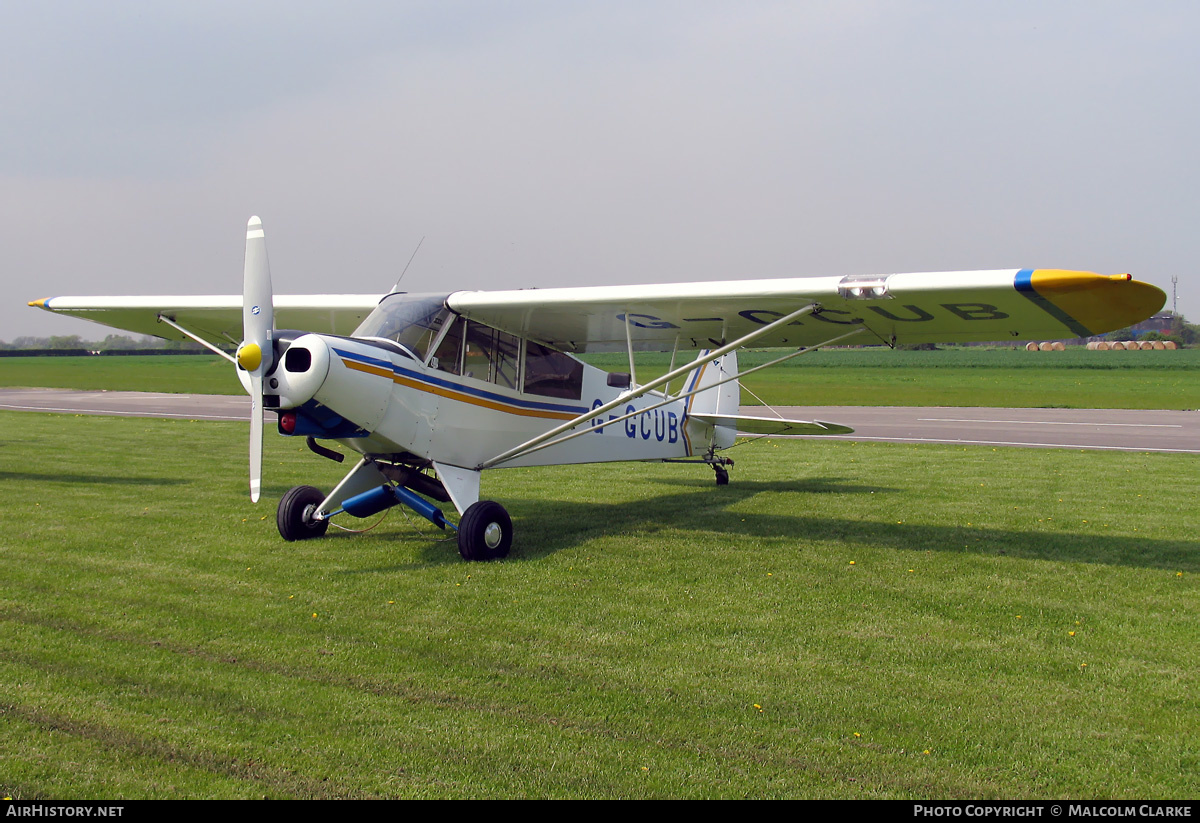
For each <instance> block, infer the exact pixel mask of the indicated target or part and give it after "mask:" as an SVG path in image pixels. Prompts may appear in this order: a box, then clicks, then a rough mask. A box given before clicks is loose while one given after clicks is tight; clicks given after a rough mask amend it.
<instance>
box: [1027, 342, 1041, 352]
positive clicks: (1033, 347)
mask: <svg viewBox="0 0 1200 823" xmlns="http://www.w3.org/2000/svg"><path fill="white" fill-rule="evenodd" d="M1037 350H1038V344H1037V343H1033V342H1029V343H1026V344H1025V351H1037Z"/></svg>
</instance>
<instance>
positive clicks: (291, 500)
mask: <svg viewBox="0 0 1200 823" xmlns="http://www.w3.org/2000/svg"><path fill="white" fill-rule="evenodd" d="M324 499H325V493H324V492H323V491H321V490H320V489H314V488H313V487H312V486H293V487H292V488H290V489H288V492H287V494H285V495H284V496H283V499H282V500H280V501H279V509H278V510H277V511H276V512H275V525H276V526H278V527H279V534H280V535H281V536H282V537H283V539H284V540H310V539H312V538H314V537H321V536H322V535H324V534H325V532H326V530H327V529H328V528H329V521H328V520H313V519H312V515H313V512H315V511H316V510H317V506H320V505H321V501H323V500H324Z"/></svg>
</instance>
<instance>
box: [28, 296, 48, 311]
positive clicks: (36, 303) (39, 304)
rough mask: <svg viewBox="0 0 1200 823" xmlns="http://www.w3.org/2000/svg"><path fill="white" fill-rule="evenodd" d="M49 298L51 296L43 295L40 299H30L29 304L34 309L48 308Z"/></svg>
mask: <svg viewBox="0 0 1200 823" xmlns="http://www.w3.org/2000/svg"><path fill="white" fill-rule="evenodd" d="M50 300H51V298H49V297H43V298H42V299H41V300H30V301H29V305H30V306H31V307H32V308H35V309H48V308H50Z"/></svg>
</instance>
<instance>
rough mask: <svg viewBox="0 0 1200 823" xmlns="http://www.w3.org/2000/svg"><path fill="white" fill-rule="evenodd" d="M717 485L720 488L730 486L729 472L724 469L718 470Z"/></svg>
mask: <svg viewBox="0 0 1200 823" xmlns="http://www.w3.org/2000/svg"><path fill="white" fill-rule="evenodd" d="M717 485H718V486H728V485H729V472H727V471H725V470H724V469H717Z"/></svg>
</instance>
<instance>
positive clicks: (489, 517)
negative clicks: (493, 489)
mask: <svg viewBox="0 0 1200 823" xmlns="http://www.w3.org/2000/svg"><path fill="white" fill-rule="evenodd" d="M512 538H513V527H512V518H511V517H509V516H508V512H506V511H505V510H504V507H503V506H501V505H500V504H499V503H497V502H495V501H493V500H480V501H479V502H478V503H472V504H471V505H470V506H469V507H468V508H467V510H466V511H465V512H463V516H462V520H460V521H459V522H458V553H459V554H461V555H462V557H463V560H499V559H500V558H502V557H508V550H509V549H510V548H512Z"/></svg>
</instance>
